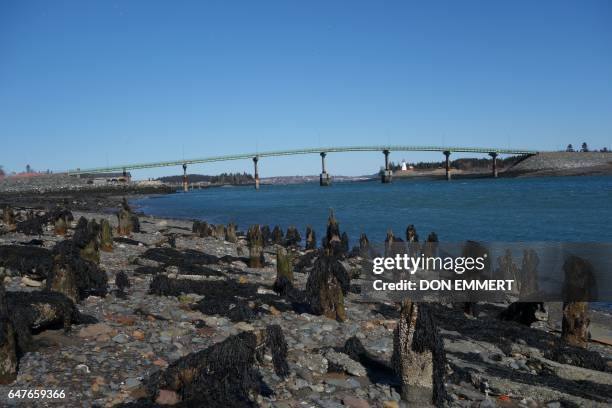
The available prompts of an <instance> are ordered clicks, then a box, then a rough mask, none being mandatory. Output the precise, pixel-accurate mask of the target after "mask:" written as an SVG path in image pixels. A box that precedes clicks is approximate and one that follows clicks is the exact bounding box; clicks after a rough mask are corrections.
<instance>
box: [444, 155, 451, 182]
mask: <svg viewBox="0 0 612 408" xmlns="http://www.w3.org/2000/svg"><path fill="white" fill-rule="evenodd" d="M443 153H444V156H445V157H446V160H445V162H446V163H445V165H444V168H445V169H446V179H447V180H450V179H451V169H450V160H449V157H450V154H451V152H450V151H448V150H445V151H444V152H443Z"/></svg>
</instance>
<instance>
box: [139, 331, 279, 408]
mask: <svg viewBox="0 0 612 408" xmlns="http://www.w3.org/2000/svg"><path fill="white" fill-rule="evenodd" d="M266 349H270V351H271V354H272V362H273V364H274V369H275V372H276V374H277V375H279V376H281V377H284V376H286V375H287V374H288V370H289V368H288V364H287V361H286V358H287V344H286V342H285V338H284V335H283V333H282V330H281V328H280V326H268V327H267V328H266V329H265V330H255V331H250V332H247V331H245V332H242V333H239V334H237V335H234V336H230V337H228V338H227V339H225V340H224V341H222V342H219V343H216V344H213V345H212V346H210V347H208V348H207V349H205V350H202V351H199V352H196V353H191V354H188V355H187V356H185V357H182V358H180V359H178V360H177V361H175V362H173V363H172V364H170V365H169V366H168V368H167V369H166V370H164V371H163V372H160V373H157V374H154V375H153V376H152V377H151V378H149V379H148V380H146V382H145V392H146V394H147V396H146V397H145V398H144V399H142V400H139V401H138V403H137V404H136V405H137V406H152V405H153V404H154V403H155V402H159V400H158V398H159V396H160V391H162V390H165V391H170V392H173V393H176V395H177V396H178V398H179V399H180V402H181V403H182V404H183V405H184V406H194V407H195V406H201V407H221V406H223V407H253V406H256V405H257V404H256V403H255V402H254V401H252V400H251V398H252V395H254V394H263V395H267V396H269V395H271V391H270V390H269V388H268V387H267V386H266V385H265V384H264V383H263V381H262V379H261V376H260V375H259V373H258V371H257V369H256V367H255V365H256V364H257V363H258V362H259V363H261V362H262V361H263V358H262V357H263V353H264V351H265V350H266Z"/></svg>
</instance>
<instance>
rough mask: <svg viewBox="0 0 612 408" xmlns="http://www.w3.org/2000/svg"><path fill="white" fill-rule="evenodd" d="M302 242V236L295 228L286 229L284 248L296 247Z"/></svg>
mask: <svg viewBox="0 0 612 408" xmlns="http://www.w3.org/2000/svg"><path fill="white" fill-rule="evenodd" d="M301 241H302V236H301V235H300V232H299V231H298V230H297V228H296V227H294V226H290V227H287V232H286V233H285V246H288V247H289V246H297V245H298V244H299V243H300V242H301Z"/></svg>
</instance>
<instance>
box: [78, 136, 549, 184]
mask: <svg viewBox="0 0 612 408" xmlns="http://www.w3.org/2000/svg"><path fill="white" fill-rule="evenodd" d="M342 152H382V153H384V155H385V171H384V173H383V175H382V182H383V183H387V182H390V181H391V170H390V169H389V154H390V152H440V153H443V154H444V155H445V156H446V175H447V178H448V179H450V166H449V156H450V154H451V153H455V152H458V153H482V154H488V155H490V156H491V157H492V158H493V166H492V167H493V176H494V177H497V166H496V160H495V158H496V157H497V156H498V155H500V154H511V155H533V154H537V153H538V151H536V150H528V149H500V148H489V147H457V146H455V147H452V146H410V145H379V146H343V147H317V148H307V149H293V150H275V151H267V152H257V153H245V154H235V155H225V156H211V157H201V158H195V159H183V160H172V161H160V162H149V163H136V164H125V165H117V166H107V167H95V168H89V169H80V168H79V169H71V170H68V174H70V175H81V174H92V173H106V172H117V171H123V172H124V173H125V172H127V171H128V170H138V169H149V168H156V167H171V166H182V167H183V174H184V181H183V183H184V184H185V187H186V177H185V176H186V174H187V165H190V164H198V163H212V162H221V161H230V160H245V159H252V160H253V162H254V164H255V182H256V187H258V186H259V174H258V170H257V162H258V161H259V159H261V158H262V157H275V156H293V155H298V154H319V155H321V165H322V173H321V185H329V184H330V182H331V178H330V177H329V174H328V173H327V172H326V171H325V156H326V155H327V153H342Z"/></svg>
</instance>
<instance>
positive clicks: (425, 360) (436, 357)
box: [392, 300, 446, 406]
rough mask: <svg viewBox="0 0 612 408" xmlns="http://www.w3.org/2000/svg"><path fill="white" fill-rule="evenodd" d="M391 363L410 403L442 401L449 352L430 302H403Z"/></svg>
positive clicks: (416, 404) (404, 395)
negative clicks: (434, 317) (428, 303)
mask: <svg viewBox="0 0 612 408" xmlns="http://www.w3.org/2000/svg"><path fill="white" fill-rule="evenodd" d="M392 363H393V368H394V369H395V372H396V373H397V375H398V376H399V377H400V381H401V386H402V389H401V396H402V399H403V400H404V401H406V402H407V403H408V406H430V405H431V404H434V405H436V406H439V405H440V404H442V402H443V401H444V400H445V396H446V391H445V389H444V376H445V371H446V354H445V352H444V346H443V343H442V339H441V337H440V334H439V333H438V329H437V327H436V325H435V323H434V320H433V316H432V313H431V310H429V305H427V304H424V303H415V302H412V301H410V300H404V301H403V302H402V303H401V308H400V318H399V321H398V323H397V327H396V329H395V335H394V337H393V357H392Z"/></svg>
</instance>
